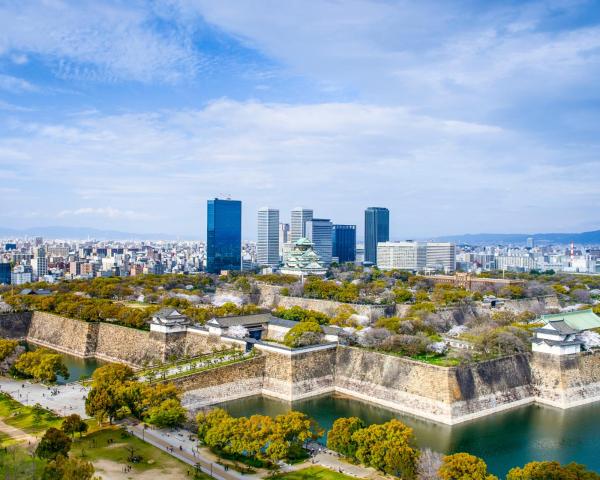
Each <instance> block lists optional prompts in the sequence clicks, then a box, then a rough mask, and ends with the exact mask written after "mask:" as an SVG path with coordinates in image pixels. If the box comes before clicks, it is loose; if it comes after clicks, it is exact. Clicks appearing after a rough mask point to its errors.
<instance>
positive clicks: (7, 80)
mask: <svg viewBox="0 0 600 480" xmlns="http://www.w3.org/2000/svg"><path fill="white" fill-rule="evenodd" d="M0 90H6V91H8V92H11V93H21V92H35V91H37V90H38V88H37V87H36V86H35V85H33V84H31V83H29V82H28V81H27V80H23V79H22V78H17V77H13V76H10V75H4V74H1V73H0Z"/></svg>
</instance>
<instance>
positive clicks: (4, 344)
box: [0, 338, 19, 362]
mask: <svg viewBox="0 0 600 480" xmlns="http://www.w3.org/2000/svg"><path fill="white" fill-rule="evenodd" d="M17 345H19V342H18V341H17V340H8V339H6V338H0V362H2V361H3V360H5V359H6V358H7V357H8V356H9V355H11V354H12V353H13V352H14V351H15V348H17Z"/></svg>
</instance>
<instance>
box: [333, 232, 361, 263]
mask: <svg viewBox="0 0 600 480" xmlns="http://www.w3.org/2000/svg"><path fill="white" fill-rule="evenodd" d="M331 241H332V251H333V253H332V254H333V256H334V257H336V258H337V261H338V262H339V263H346V262H354V261H355V260H356V225H334V226H333V231H332V239H331Z"/></svg>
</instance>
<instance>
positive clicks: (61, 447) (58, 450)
mask: <svg viewBox="0 0 600 480" xmlns="http://www.w3.org/2000/svg"><path fill="white" fill-rule="evenodd" d="M70 449H71V439H70V438H69V437H68V436H67V435H66V434H65V433H64V432H63V431H61V430H59V429H57V428H54V427H51V428H49V429H48V430H46V433H44V436H43V437H42V439H41V440H40V443H38V446H37V448H36V450H35V454H36V455H37V456H38V457H40V458H46V459H51V460H54V459H55V458H56V457H58V456H59V455H63V456H65V457H66V456H67V455H68V454H69V450H70Z"/></svg>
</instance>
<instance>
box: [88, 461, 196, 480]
mask: <svg viewBox="0 0 600 480" xmlns="http://www.w3.org/2000/svg"><path fill="white" fill-rule="evenodd" d="M92 463H93V464H94V468H96V475H97V476H99V477H100V478H101V479H102V480H129V479H135V480H156V479H157V478H160V480H181V479H182V478H185V477H186V476H185V475H184V473H185V472H182V471H181V470H180V469H176V468H172V469H171V468H162V469H161V470H148V471H146V472H129V473H125V472H123V465H122V464H120V463H117V462H112V461H110V460H94V461H93V462H92ZM191 470H193V469H192V468H190V471H191ZM188 478H189V477H188Z"/></svg>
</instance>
